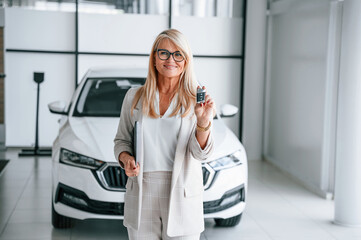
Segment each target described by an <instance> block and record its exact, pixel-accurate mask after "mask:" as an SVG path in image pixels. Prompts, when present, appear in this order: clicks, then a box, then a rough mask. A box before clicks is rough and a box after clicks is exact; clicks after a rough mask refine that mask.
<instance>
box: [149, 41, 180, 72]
mask: <svg viewBox="0 0 361 240" xmlns="http://www.w3.org/2000/svg"><path fill="white" fill-rule="evenodd" d="M158 49H164V50H168V51H169V52H170V53H173V52H176V51H179V49H178V48H177V47H176V45H175V44H174V43H172V42H171V41H170V40H169V39H163V40H162V41H161V42H160V43H159V45H158ZM160 54H162V52H160ZM173 56H174V54H173ZM173 56H172V55H170V56H169V58H168V59H167V60H162V59H160V58H159V56H158V52H156V53H155V58H154V61H155V67H156V69H157V71H158V73H159V74H160V75H162V76H164V77H169V78H173V77H179V75H180V74H181V73H182V72H183V70H184V64H185V60H183V61H181V62H177V61H175V60H174V57H176V56H174V57H173ZM178 57H179V56H178ZM162 58H163V59H164V58H165V57H162ZM176 59H177V58H176Z"/></svg>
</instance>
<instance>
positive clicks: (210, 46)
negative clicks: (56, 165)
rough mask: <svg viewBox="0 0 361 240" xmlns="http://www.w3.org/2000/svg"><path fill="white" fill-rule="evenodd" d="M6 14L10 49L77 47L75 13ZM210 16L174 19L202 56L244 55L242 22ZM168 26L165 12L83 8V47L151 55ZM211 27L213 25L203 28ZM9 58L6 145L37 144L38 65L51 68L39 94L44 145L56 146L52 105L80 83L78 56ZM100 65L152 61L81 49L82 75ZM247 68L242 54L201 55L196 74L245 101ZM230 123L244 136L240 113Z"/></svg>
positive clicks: (223, 98)
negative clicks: (49, 106)
mask: <svg viewBox="0 0 361 240" xmlns="http://www.w3.org/2000/svg"><path fill="white" fill-rule="evenodd" d="M5 15H6V19H5V25H6V28H5V29H6V30H5V37H6V39H5V41H6V42H5V48H7V49H9V48H12V49H29V50H31V49H32V50H57V51H74V46H75V36H74V34H75V29H74V21H75V16H74V13H67V12H53V11H36V10H27V9H21V8H6V9H5ZM207 19H208V18H207ZM207 19H200V18H197V17H185V18H184V22H182V19H181V17H179V18H176V19H174V27H175V28H179V29H180V30H181V31H183V32H184V33H185V35H186V36H187V37H188V39H189V42H190V44H191V47H192V50H193V51H194V53H195V54H201V55H230V54H232V55H241V33H242V20H241V19H238V18H233V19H221V18H219V19H217V18H210V19H209V21H208V20H207ZM193 23H194V26H193V25H192V24H193ZM167 26H168V17H165V16H154V15H153V16H152V15H131V14H123V15H121V14H120V15H104V14H89V13H81V14H80V16H79V51H84V52H119V53H140V54H149V51H150V48H151V44H152V42H153V41H154V39H155V37H156V35H157V34H158V33H159V32H161V31H162V30H164V29H166V28H167ZM212 27H214V29H213V31H205V30H202V31H201V32H200V31H197V30H199V29H212ZM220 33H221V34H220ZM204 34H206V35H204ZM207 34H208V35H207ZM205 43H206V44H205ZM5 64H6V74H7V78H6V82H5V87H6V90H5V93H6V96H5V116H6V119H5V121H6V146H31V145H32V144H34V136H35V100H36V84H35V83H34V82H33V79H32V74H33V72H35V71H41V72H45V82H44V83H43V84H42V85H41V96H40V124H41V126H40V135H39V138H40V145H41V146H51V144H52V142H53V140H54V139H55V137H56V135H57V131H58V128H57V122H56V120H57V118H58V116H56V115H52V114H50V113H49V112H48V110H47V104H48V103H49V102H51V101H55V100H66V101H69V100H70V97H71V94H72V93H73V91H74V85H75V82H74V81H75V80H74V79H75V69H74V66H75V57H74V55H66V54H35V53H14V52H6V54H5ZM95 66H108V67H110V66H132V67H133V66H134V67H147V66H148V57H143V56H112V55H88V54H81V55H79V75H78V79H79V80H81V77H82V75H83V74H84V73H85V72H86V70H87V69H88V68H90V67H95ZM240 68H241V61H240V59H237V58H235V59H232V58H195V71H196V75H197V77H198V79H199V80H201V82H202V83H203V84H204V85H206V86H207V88H208V90H209V91H210V93H211V94H212V96H213V97H214V99H215V100H216V104H217V106H218V107H219V106H220V105H221V104H224V103H232V104H234V105H236V106H238V107H239V102H240V99H239V97H240V95H239V92H240V78H241V77H240ZM225 121H226V123H227V124H228V125H229V126H230V127H231V129H232V130H233V131H234V132H235V133H236V135H238V134H239V115H237V116H236V117H234V118H232V119H226V120H225Z"/></svg>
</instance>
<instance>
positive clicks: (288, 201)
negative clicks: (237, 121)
mask: <svg viewBox="0 0 361 240" xmlns="http://www.w3.org/2000/svg"><path fill="white" fill-rule="evenodd" d="M17 152H18V150H17V149H9V150H7V151H6V152H0V158H7V159H10V162H9V163H8V165H7V166H6V168H5V170H4V171H3V173H2V174H1V175H0V239H4V240H5V239H6V240H7V239H18V240H21V239H36V240H42V239H44V240H45V239H107V240H108V239H127V234H126V229H125V228H124V227H123V225H122V222H121V221H114V220H112V221H104V220H87V221H77V222H76V224H75V227H74V228H72V229H67V230H57V229H54V228H53V227H52V225H51V205H50V203H51V195H50V190H51V161H50V158H48V157H41V158H34V157H28V158H20V159H19V158H18V156H17ZM333 207H334V203H333V201H330V200H325V199H322V198H320V197H318V196H317V195H315V194H313V193H311V192H309V191H307V190H306V189H304V188H303V187H301V186H300V185H298V184H297V183H295V182H294V181H292V180H291V179H290V178H288V177H286V176H285V175H283V174H282V173H281V172H280V171H278V170H277V169H276V168H274V167H273V166H271V165H270V164H268V163H266V162H261V161H251V162H249V189H248V199H247V207H246V211H245V213H244V214H243V218H242V221H241V223H240V224H239V225H238V226H237V227H234V228H218V227H215V225H214V222H213V221H212V220H206V230H205V231H204V233H203V234H202V239H208V240H211V239H222V240H232V239H237V240H238V239H240V240H271V239H272V240H331V239H337V240H360V239H361V229H358V228H345V227H340V226H337V225H334V224H333V223H332V219H333Z"/></svg>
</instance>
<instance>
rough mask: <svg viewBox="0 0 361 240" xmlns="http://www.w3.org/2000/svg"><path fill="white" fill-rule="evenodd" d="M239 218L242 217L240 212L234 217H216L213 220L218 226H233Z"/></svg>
mask: <svg viewBox="0 0 361 240" xmlns="http://www.w3.org/2000/svg"><path fill="white" fill-rule="evenodd" d="M241 218H242V213H241V214H239V215H237V216H235V217H231V218H226V219H222V218H216V219H214V220H215V221H216V225H217V226H220V227H234V226H236V225H237V224H238V223H239V222H240V221H241Z"/></svg>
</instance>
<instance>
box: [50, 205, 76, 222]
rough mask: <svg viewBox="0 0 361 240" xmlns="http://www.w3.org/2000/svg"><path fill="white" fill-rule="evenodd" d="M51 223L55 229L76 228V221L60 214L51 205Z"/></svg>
mask: <svg viewBox="0 0 361 240" xmlns="http://www.w3.org/2000/svg"><path fill="white" fill-rule="evenodd" d="M51 222H52V224H53V227H54V228H71V227H73V226H74V219H72V218H69V217H65V216H63V215H60V214H58V213H57V212H56V211H55V209H54V203H53V202H52V203H51Z"/></svg>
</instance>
